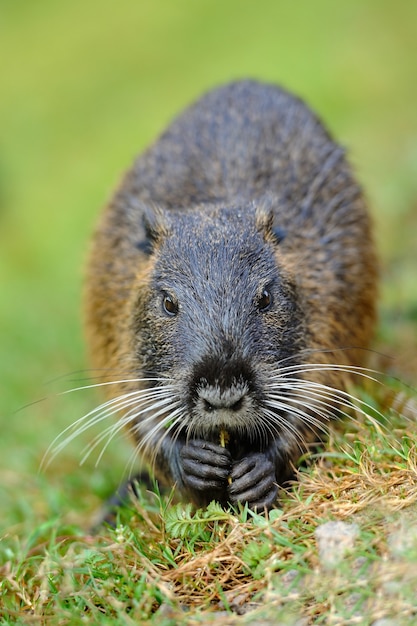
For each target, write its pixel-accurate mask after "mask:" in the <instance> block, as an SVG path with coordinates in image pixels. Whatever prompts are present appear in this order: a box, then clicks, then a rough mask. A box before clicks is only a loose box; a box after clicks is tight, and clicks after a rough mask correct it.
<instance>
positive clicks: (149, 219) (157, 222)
mask: <svg viewBox="0 0 417 626" xmlns="http://www.w3.org/2000/svg"><path fill="white" fill-rule="evenodd" d="M142 223H143V227H144V229H145V239H144V240H143V241H141V242H140V243H139V244H137V247H138V248H140V249H141V250H142V251H143V252H145V253H146V254H151V252H153V250H154V249H155V247H157V246H158V244H159V243H160V242H161V241H162V240H163V239H165V238H166V237H168V235H169V234H170V232H171V228H170V220H169V217H168V214H167V213H166V211H164V210H163V209H161V208H160V207H158V206H149V205H144V206H143V207H142Z"/></svg>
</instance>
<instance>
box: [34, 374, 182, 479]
mask: <svg viewBox="0 0 417 626" xmlns="http://www.w3.org/2000/svg"><path fill="white" fill-rule="evenodd" d="M171 391H172V390H171V388H170V387H168V386H166V387H165V388H163V387H153V388H146V389H139V390H136V391H131V392H129V393H126V394H123V395H121V396H117V397H116V398H112V399H111V400H108V401H107V402H104V403H103V404H101V405H99V406H98V407H95V408H94V409H92V410H91V411H89V412H88V413H86V414H85V415H84V416H82V417H80V418H78V419H77V420H76V421H75V422H73V423H72V424H70V425H69V426H67V427H66V428H65V429H64V430H63V431H62V432H61V433H60V434H59V435H57V437H55V439H54V440H53V441H52V442H51V444H50V445H49V446H48V448H47V450H46V452H45V454H44V457H43V459H42V462H41V468H42V467H45V466H46V467H48V466H49V464H50V463H51V462H52V461H53V460H54V458H55V457H56V456H57V455H58V454H59V453H60V452H61V451H62V450H63V448H64V447H66V446H67V445H68V444H69V443H70V442H72V441H73V440H74V439H75V438H76V437H78V436H79V435H81V434H82V433H83V432H85V431H86V430H88V429H89V428H92V427H93V426H95V425H96V424H98V423H100V422H102V421H104V420H105V419H107V418H108V417H111V416H112V415H114V414H115V413H118V412H119V411H121V410H122V409H124V408H126V407H128V406H132V405H137V404H138V402H139V401H140V402H141V403H142V404H143V403H144V402H147V403H151V402H152V401H153V400H154V399H156V398H158V397H160V396H163V395H164V394H165V395H167V394H168V393H171ZM67 433H70V434H69V435H68V436H67V437H65V435H66V434H67ZM63 437H65V438H64V439H63V440H62V441H60V440H61V439H62V438H63ZM58 442H60V443H58ZM51 451H53V452H52V454H51V456H50V458H49V460H48V463H47V464H46V465H45V461H46V459H47V457H48V455H50V453H51Z"/></svg>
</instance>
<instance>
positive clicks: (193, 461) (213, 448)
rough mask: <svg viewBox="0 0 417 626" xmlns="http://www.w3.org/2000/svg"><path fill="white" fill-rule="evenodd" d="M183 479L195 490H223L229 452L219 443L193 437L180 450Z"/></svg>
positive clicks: (228, 465)
mask: <svg viewBox="0 0 417 626" xmlns="http://www.w3.org/2000/svg"><path fill="white" fill-rule="evenodd" d="M181 463H182V469H183V480H184V483H185V485H186V486H187V487H188V488H191V489H193V490H196V491H201V492H202V491H206V490H213V489H214V490H216V489H217V490H224V489H225V486H226V485H227V478H228V476H229V474H230V471H231V465H232V460H231V456H230V452H229V451H228V450H226V449H225V448H222V447H221V446H220V445H216V444H214V443H210V442H207V441H202V440H200V439H194V440H192V441H190V442H189V443H187V445H185V446H184V447H183V449H182V450H181Z"/></svg>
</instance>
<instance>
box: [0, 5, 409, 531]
mask: <svg viewBox="0 0 417 626" xmlns="http://www.w3.org/2000/svg"><path fill="white" fill-rule="evenodd" d="M0 72H1V74H0V331H1V349H0V381H1V391H0V525H1V526H4V527H7V528H9V529H10V531H11V532H12V531H14V530H19V531H20V532H22V531H23V529H25V528H30V526H31V525H32V524H33V523H34V522H35V521H39V520H41V519H44V518H46V517H48V516H50V515H54V514H60V513H61V512H62V513H63V514H64V517H65V518H66V519H68V520H70V521H71V520H73V521H77V520H79V519H84V517H83V516H85V515H86V513H87V512H88V513H90V512H91V511H93V510H94V508H95V507H96V506H97V503H98V502H99V500H100V498H102V497H103V496H104V495H105V494H106V493H107V491H108V490H111V489H112V488H113V487H114V486H115V485H116V484H117V482H118V479H119V478H120V476H121V474H122V473H123V470H124V469H125V464H126V461H127V460H128V458H129V456H130V453H131V447H130V445H129V444H128V443H127V442H124V441H120V442H116V443H115V444H113V445H112V446H110V449H109V450H108V452H107V453H106V455H105V457H104V460H103V461H102V462H101V463H100V464H99V466H98V468H95V467H94V460H95V459H94V456H93V458H92V459H90V460H89V461H88V462H87V464H86V465H85V466H84V467H79V466H78V460H79V458H80V451H81V449H82V447H83V446H84V445H85V444H86V442H87V441H88V440H89V439H90V437H91V435H86V436H85V437H81V438H80V440H79V441H77V442H75V443H74V444H71V445H70V446H69V447H68V448H67V449H66V450H65V451H64V452H63V453H61V454H60V455H59V457H58V458H57V459H55V461H54V462H53V463H52V464H51V466H50V467H49V468H48V469H47V470H46V471H45V472H43V473H40V474H38V468H39V464H40V461H41V459H42V456H43V454H44V452H45V450H46V448H47V447H48V445H49V443H50V442H51V441H52V439H53V438H54V437H55V436H56V435H57V434H58V433H59V432H60V431H61V430H62V429H63V428H64V427H65V426H67V425H68V424H70V423H71V422H72V421H73V420H75V419H76V418H77V417H80V416H81V415H82V414H83V413H85V412H86V411H88V410H89V409H91V408H92V407H93V406H94V405H95V403H96V402H97V396H96V395H95V394H94V393H92V392H89V393H87V392H80V393H74V394H71V395H67V396H60V395H59V392H61V391H64V390H65V389H68V388H70V387H72V386H74V385H75V384H76V382H75V381H76V380H77V379H78V378H80V377H82V376H83V374H82V370H84V369H85V368H86V367H88V364H87V361H86V358H85V350H84V343H83V337H82V326H81V290H82V281H83V265H84V260H85V256H86V252H87V249H88V241H89V236H90V233H91V230H92V228H93V227H94V223H95V221H96V219H97V216H98V213H99V211H100V208H101V206H102V205H103V204H104V203H105V202H106V199H107V198H108V197H109V195H110V193H111V192H112V189H113V188H114V187H115V185H116V184H117V182H118V179H119V177H120V175H121V173H122V172H123V171H124V170H125V169H126V168H127V167H128V166H129V165H130V163H131V161H132V159H133V157H134V155H135V154H136V153H137V152H139V151H141V150H142V149H143V148H144V147H145V146H146V145H147V144H149V143H150V142H151V141H152V140H153V139H154V138H155V136H156V135H157V134H158V133H159V132H160V131H161V130H162V129H163V128H164V127H165V126H166V124H167V123H168V122H169V121H170V119H171V118H172V117H173V116H174V115H176V114H177V113H178V112H179V111H180V110H181V109H182V108H183V107H184V106H185V105H186V104H188V103H189V102H190V101H192V100H193V99H195V98H196V97H197V96H199V95H200V94H201V93H202V92H204V91H205V90H207V89H209V88H210V87H212V86H214V85H217V84H219V83H223V82H225V81H228V80H230V79H235V78H239V77H256V78H261V79H266V80H268V81H274V82H278V83H281V84H282V85H284V86H286V87H287V88H289V89H291V90H293V91H294V92H296V93H297V94H299V95H301V96H302V97H304V98H305V99H306V100H307V101H308V102H309V103H310V104H311V105H312V106H313V108H314V109H315V110H316V111H317V112H318V113H319V115H320V116H321V117H322V118H323V119H324V120H325V121H326V123H327V124H328V126H329V127H330V129H331V131H332V132H333V133H334V134H335V136H336V137H337V138H338V139H339V140H340V141H341V142H343V143H344V144H345V145H346V146H347V147H348V150H349V153H350V158H351V161H352V163H353V164H354V166H355V168H356V171H357V172H358V176H359V178H360V180H361V181H362V183H363V185H364V187H365V189H366V192H367V195H368V197H369V202H370V205H371V210H372V212H373V215H374V217H375V223H376V228H377V238H378V245H379V248H380V251H381V258H382V274H383V287H382V293H381V323H380V331H379V337H378V339H377V345H378V346H380V349H381V350H384V351H386V352H387V353H389V354H392V355H393V356H395V357H396V360H395V361H392V362H391V361H389V362H388V366H389V367H390V368H394V369H396V371H398V372H399V373H400V375H401V376H403V377H404V379H405V380H408V381H409V382H411V383H413V381H415V376H416V375H417V364H416V356H415V354H416V348H417V341H416V332H417V331H416V327H417V286H416V282H417V281H416V276H415V273H416V272H415V270H416V258H417V2H413V1H410V2H405V1H404V2H394V1H393V0H374V1H372V0H368V1H367V0H350V1H349V2H335V1H334V0H297V1H296V2H295V1H293V2H290V1H289V0H257V1H256V2H254V1H252V0H198V1H196V0H194V1H192V0H153V1H150V0H149V1H147V2H145V1H140V0H136V1H134V0H118V2H110V1H108V0H100V1H98V0H72V1H71V2H69V1H67V2H65V1H64V0H62V1H58V0H36V1H34V0H0ZM77 372H78V373H77ZM73 373H74V374H73ZM41 398H45V399H44V400H42V401H40V402H37V403H34V402H35V401H36V400H38V399H41ZM33 403H34V404H33ZM26 405H29V406H26Z"/></svg>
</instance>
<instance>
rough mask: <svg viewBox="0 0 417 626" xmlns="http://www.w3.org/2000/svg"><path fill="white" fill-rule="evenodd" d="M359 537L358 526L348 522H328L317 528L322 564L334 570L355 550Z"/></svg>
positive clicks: (316, 534) (316, 533)
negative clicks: (346, 555) (347, 554)
mask: <svg viewBox="0 0 417 626" xmlns="http://www.w3.org/2000/svg"><path fill="white" fill-rule="evenodd" d="M358 535H359V527H358V525H357V524H348V523H347V522H326V524H322V525H321V526H318V527H317V528H316V532H315V536H316V539H317V543H318V549H319V556H320V562H321V564H322V565H323V566H324V567H327V568H332V567H334V566H335V565H337V564H338V563H340V561H341V560H342V559H343V557H344V556H345V554H346V553H347V552H349V551H350V550H352V549H353V547H354V545H355V539H356V538H357V537H358Z"/></svg>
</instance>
